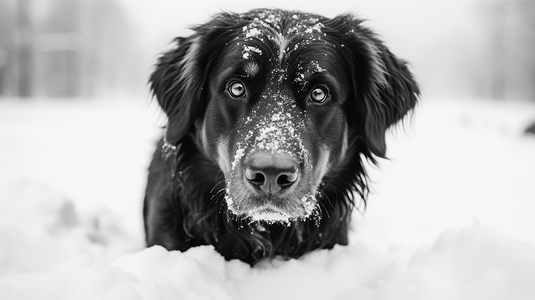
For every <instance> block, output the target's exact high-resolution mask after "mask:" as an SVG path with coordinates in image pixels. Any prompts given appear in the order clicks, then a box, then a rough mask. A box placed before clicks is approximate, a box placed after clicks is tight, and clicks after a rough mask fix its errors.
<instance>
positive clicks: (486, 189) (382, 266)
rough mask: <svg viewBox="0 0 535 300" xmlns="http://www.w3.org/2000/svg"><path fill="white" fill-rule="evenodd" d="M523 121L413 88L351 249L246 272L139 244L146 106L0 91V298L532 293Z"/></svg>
mask: <svg viewBox="0 0 535 300" xmlns="http://www.w3.org/2000/svg"><path fill="white" fill-rule="evenodd" d="M534 120H535V105H533V104H526V103H514V102H510V103H499V102H482V101H475V100H471V101H463V102H461V101H459V100H451V99H443V100H425V102H424V103H423V104H421V105H420V106H419V107H418V108H417V111H416V112H415V114H414V116H413V117H412V121H408V122H406V124H405V126H403V127H404V128H403V129H402V128H399V129H396V130H394V133H395V135H389V136H388V145H389V149H388V156H389V157H390V158H391V159H390V160H382V161H381V166H380V168H376V167H371V166H370V175H371V177H372V181H373V182H372V194H371V195H370V199H369V203H368V208H367V210H366V211H365V212H363V213H361V212H355V214H354V220H353V224H352V226H353V230H352V231H351V233H350V245H349V246H345V247H342V246H337V247H335V248H334V249H333V250H330V251H329V250H322V251H316V252H313V253H311V254H309V255H307V256H305V257H303V258H302V259H298V260H290V261H282V260H275V261H272V262H263V263H261V264H260V265H258V266H256V267H255V268H250V267H249V266H248V265H246V264H244V263H242V262H240V261H230V262H227V261H225V260H224V259H223V258H222V257H221V256H220V255H219V254H217V252H215V251H214V250H213V248H212V247H210V246H203V247H197V248H192V249H190V250H189V251H187V252H184V253H180V252H168V251H166V250H164V249H163V248H161V247H152V248H150V249H143V233H142V221H141V207H142V199H143V189H144V184H145V176H146V172H145V169H146V167H147V166H148V163H149V161H150V156H151V152H152V150H153V147H154V146H153V142H154V141H155V140H156V139H157V138H158V136H159V134H160V129H159V125H160V124H161V123H163V121H164V119H163V117H162V116H161V114H160V113H159V112H157V110H156V109H155V108H154V107H153V105H152V104H151V105H149V104H148V103H146V102H136V101H130V102H126V101H122V102H121V101H98V102H90V101H50V100H48V101H45V100H42V101H33V102H27V103H24V102H15V101H5V100H3V101H0V299H2V300H3V299H396V300H397V299H535V234H533V231H534V229H535V218H534V217H533V214H534V213H535V184H534V179H535V137H534V136H531V137H530V136H525V135H523V133H522V131H523V129H524V127H525V126H526V125H527V124H528V123H529V122H531V121H534ZM361 207H362V206H361Z"/></svg>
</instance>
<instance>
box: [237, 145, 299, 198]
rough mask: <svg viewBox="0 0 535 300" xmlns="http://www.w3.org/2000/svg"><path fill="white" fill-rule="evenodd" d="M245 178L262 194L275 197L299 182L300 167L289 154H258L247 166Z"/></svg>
mask: <svg viewBox="0 0 535 300" xmlns="http://www.w3.org/2000/svg"><path fill="white" fill-rule="evenodd" d="M245 177H246V178H247V180H248V181H249V183H251V184H252V185H253V186H254V187H255V188H257V189H258V190H259V191H261V192H262V193H264V194H266V195H273V194H276V193H278V192H280V191H282V190H283V189H285V188H288V187H290V186H291V185H292V184H294V183H295V182H296V181H297V179H298V165H297V162H296V161H295V159H294V158H293V157H292V156H291V155H289V154H272V153H269V152H257V153H254V154H253V155H251V157H250V159H249V162H248V163H247V165H246V168H245Z"/></svg>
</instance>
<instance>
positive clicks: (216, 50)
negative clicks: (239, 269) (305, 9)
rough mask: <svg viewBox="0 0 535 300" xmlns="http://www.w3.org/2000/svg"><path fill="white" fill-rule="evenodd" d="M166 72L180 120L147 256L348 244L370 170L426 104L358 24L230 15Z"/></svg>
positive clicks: (161, 157)
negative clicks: (391, 133) (161, 251)
mask: <svg viewBox="0 0 535 300" xmlns="http://www.w3.org/2000/svg"><path fill="white" fill-rule="evenodd" d="M194 31H195V32H194V33H193V34H192V35H191V36H189V37H186V38H182V37H179V38H177V39H176V44H177V46H176V48H175V49H173V50H171V51H169V52H167V53H165V54H164V55H163V56H162V57H161V58H160V59H159V61H158V63H157V65H156V69H155V71H154V72H153V74H152V76H151V78H150V83H151V88H152V91H153V93H154V94H155V96H156V98H157V100H158V103H159V104H160V106H161V108H162V109H163V110H164V111H165V113H166V114H167V116H168V125H167V129H166V132H165V135H164V138H163V140H162V141H161V142H160V143H159V145H158V150H157V151H156V153H155V154H154V157H153V161H152V163H151V166H150V170H149V171H150V174H149V179H148V186H147V190H146V196H145V203H144V218H145V231H146V241H147V245H148V246H151V245H155V244H158V245H162V246H164V247H165V248H167V249H169V250H181V251H184V250H186V249H188V248H190V247H194V246H198V245H213V246H214V247H215V249H216V250H217V251H218V252H220V253H221V254H222V255H223V256H224V257H225V258H226V259H234V258H237V259H240V260H242V261H245V262H247V263H249V264H254V263H256V262H257V261H258V260H260V259H262V258H266V257H267V258H269V257H275V256H279V257H283V258H295V257H299V256H301V255H303V254H305V253H307V252H310V251H312V250H314V249H322V248H332V247H333V246H334V245H335V244H342V245H345V244H347V242H348V241H347V231H348V224H349V221H350V216H351V212H352V210H353V208H354V198H355V197H360V198H362V199H364V200H365V199H366V195H367V191H368V188H367V179H366V173H365V170H364V169H363V166H362V159H369V160H371V161H372V162H375V157H384V156H385V152H386V145H385V131H386V130H387V128H389V127H390V126H391V125H393V124H394V123H396V122H398V121H399V120H400V119H402V118H403V116H404V115H405V114H406V113H407V112H408V111H410V110H411V109H412V108H413V107H414V105H415V103H416V101H417V97H418V94H419V91H418V86H417V84H416V82H415V81H414V79H413V77H412V74H411V73H410V72H409V71H408V69H407V67H406V64H405V62H404V61H402V60H400V59H397V58H396V57H395V56H394V55H393V54H392V53H390V52H389V50H388V49H387V48H386V47H385V46H384V45H383V43H382V42H381V41H380V40H379V39H378V38H377V36H376V35H375V34H373V33H372V31H370V30H369V29H367V28H365V27H363V26H362V25H361V21H360V20H358V19H355V18H354V17H352V16H349V15H343V16H339V17H336V18H334V19H328V18H324V17H321V16H317V15H311V14H305V13H300V12H293V11H283V10H254V11H251V12H249V13H245V14H229V13H223V14H220V15H217V16H216V17H215V18H213V19H212V20H211V21H209V22H208V23H206V24H203V25H200V26H197V27H195V28H194Z"/></svg>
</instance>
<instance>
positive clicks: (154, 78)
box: [149, 33, 208, 145]
mask: <svg viewBox="0 0 535 300" xmlns="http://www.w3.org/2000/svg"><path fill="white" fill-rule="evenodd" d="M174 42H175V43H176V47H175V48H174V49H172V50H170V51H168V52H166V53H165V54H164V55H162V56H161V57H160V58H159V60H158V63H157V64H156V68H155V70H154V71H153V72H152V74H151V76H150V80H149V83H150V89H151V91H152V93H153V95H154V96H155V97H156V99H157V101H158V104H159V105H160V107H161V108H162V109H163V111H164V112H165V113H166V114H167V117H168V123H167V130H166V133H165V140H166V142H167V143H169V144H171V145H177V144H178V143H179V141H180V140H181V139H182V138H183V137H184V136H185V135H186V134H187V133H188V132H190V130H194V123H195V120H197V119H198V118H199V117H202V114H203V112H204V110H205V108H206V105H207V103H205V102H206V100H205V99H206V97H205V95H204V93H205V92H206V91H205V89H204V86H205V81H206V73H207V72H206V69H207V68H208V66H207V65H206V63H203V61H206V60H203V57H202V56H203V52H202V51H203V38H202V36H201V35H200V34H199V33H195V34H193V35H192V36H190V37H187V38H181V37H179V38H177V39H176V40H175V41H174Z"/></svg>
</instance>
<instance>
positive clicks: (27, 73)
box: [0, 0, 535, 101]
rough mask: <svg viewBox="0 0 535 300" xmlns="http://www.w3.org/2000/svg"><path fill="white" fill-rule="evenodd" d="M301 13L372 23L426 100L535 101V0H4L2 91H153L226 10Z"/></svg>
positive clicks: (0, 12)
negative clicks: (159, 76) (158, 76)
mask: <svg viewBox="0 0 535 300" xmlns="http://www.w3.org/2000/svg"><path fill="white" fill-rule="evenodd" d="M257 7H281V8H286V9H297V10H304V11H309V12H314V13H318V14H323V15H325V16H328V17H334V16H336V15H337V14H341V13H346V12H352V13H356V14H357V15H358V16H360V17H362V18H364V19H367V20H369V21H368V22H367V25H368V26H370V27H372V28H374V29H375V30H376V31H377V32H378V33H379V34H380V35H382V36H383V38H384V39H385V40H386V43H387V45H388V46H389V47H390V48H391V50H392V51H393V52H394V53H395V54H397V55H398V56H400V57H403V58H405V59H407V60H408V61H410V63H411V64H412V66H413V68H414V72H415V73H416V75H417V77H418V78H419V80H420V82H421V84H422V86H423V88H424V93H425V96H426V98H435V97H457V98H459V97H461V98H474V97H476V98H485V99H492V100H499V101H503V100H525V101H535V1H533V0H449V1H443V0H406V1H393V0H374V1H371V0H360V1H314V3H312V2H311V1H300V0H293V1H292V0H287V1H281V0H274V1H255V2H254V3H252V2H251V1H240V0H238V1H206V0H205V1H193V2H192V1H184V0H154V1H148V0H147V1H144V0H136V1H130V0H0V96H4V97H22V98H29V97H63V98H66V97H68V98H73V97H74V98H76V97H84V98H87V97H89V98H93V97H101V96H127V97H131V96H138V97H139V96H141V97H144V98H145V99H146V98H147V96H148V93H147V88H146V81H147V77H148V74H149V72H150V70H151V66H152V65H153V64H154V62H155V59H156V57H157V54H158V53H161V52H162V51H163V49H165V47H166V46H168V44H169V42H170V41H171V40H172V38H173V37H175V36H179V35H187V34H188V33H189V31H188V30H187V28H188V27H189V26H191V25H194V24H198V23H202V22H204V21H206V20H207V19H208V18H209V16H211V15H213V14H215V13H217V12H219V11H220V10H226V11H233V12H244V11H247V10H249V9H251V8H257Z"/></svg>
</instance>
